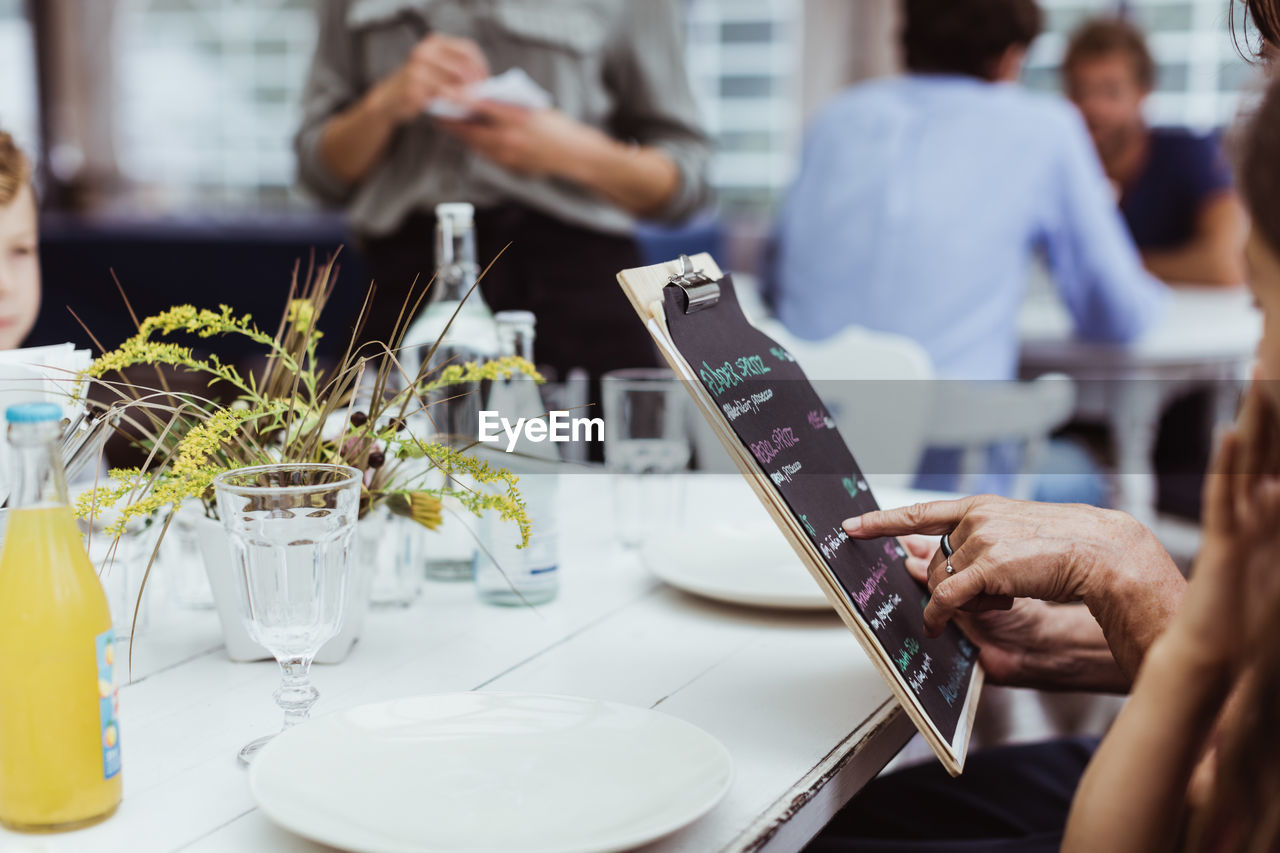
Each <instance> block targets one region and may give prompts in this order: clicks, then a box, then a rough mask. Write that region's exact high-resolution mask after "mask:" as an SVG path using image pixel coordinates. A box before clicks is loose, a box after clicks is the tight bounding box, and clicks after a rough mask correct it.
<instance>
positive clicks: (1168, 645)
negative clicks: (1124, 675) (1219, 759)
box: [1062, 635, 1231, 853]
mask: <svg viewBox="0 0 1280 853" xmlns="http://www.w3.org/2000/svg"><path fill="white" fill-rule="evenodd" d="M1230 686H1231V681H1230V679H1229V678H1228V677H1227V674H1226V671H1225V670H1224V668H1223V667H1222V666H1221V662H1220V661H1217V660H1214V659H1212V658H1211V657H1206V656H1205V654H1204V652H1203V649H1202V648H1200V647H1199V646H1198V645H1196V644H1194V643H1191V642H1186V641H1185V640H1184V639H1183V637H1181V636H1173V635H1171V636H1169V637H1168V638H1166V639H1162V640H1161V641H1160V642H1158V643H1157V644H1156V645H1155V646H1154V647H1153V648H1152V649H1151V653H1150V654H1149V655H1148V660H1147V663H1146V665H1145V666H1144V667H1143V668H1142V673H1141V675H1139V677H1138V681H1137V684H1135V685H1134V690H1133V694H1132V695H1131V696H1130V698H1129V701H1128V702H1127V703H1126V704H1125V707H1124V710H1123V711H1121V712H1120V716H1119V718H1117V720H1116V722H1115V724H1114V725H1113V726H1112V727H1111V731H1110V732H1109V733H1108V734H1107V737H1106V739H1105V740H1103V742H1102V745H1101V746H1100V747H1099V748H1098V752H1097V754H1095V755H1094V757H1093V760H1092V761H1090V762H1089V767H1088V768H1087V769H1086V771H1085V774H1084V777H1083V778H1082V779H1081V781H1080V787H1079V789H1077V791H1076V796H1075V800H1074V801H1073V803H1072V807H1071V815H1070V817H1069V818H1068V820H1067V832H1066V835H1065V837H1064V838H1063V844H1062V850H1064V851H1067V852H1068V853H1093V851H1096V850H1109V851H1116V853H1129V851H1133V853H1137V851H1169V850H1172V849H1174V843H1175V842H1176V840H1177V837H1178V833H1179V832H1180V830H1181V828H1182V824H1183V821H1182V820H1180V817H1181V815H1182V814H1183V811H1184V809H1185V805H1186V797H1187V785H1188V783H1189V781H1190V779H1191V773H1192V770H1193V769H1194V768H1195V766H1196V762H1197V761H1198V760H1199V758H1200V756H1201V754H1202V752H1203V750H1204V747H1205V745H1206V742H1207V739H1208V736H1209V733H1210V732H1211V731H1212V728H1213V723H1214V720H1215V719H1217V716H1218V713H1219V711H1220V710H1221V709H1222V705H1223V703H1224V702H1225V701H1226V698H1227V695H1228V693H1229V691H1230Z"/></svg>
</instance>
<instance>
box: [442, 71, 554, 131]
mask: <svg viewBox="0 0 1280 853" xmlns="http://www.w3.org/2000/svg"><path fill="white" fill-rule="evenodd" d="M467 95H468V96H469V97H470V99H471V100H473V101H497V102H498V103H502V104H509V105H511V106H513V107H525V108H526V109H531V110H543V109H546V108H547V107H549V106H551V95H550V94H549V93H548V92H547V90H546V89H544V88H542V87H541V86H539V85H538V84H537V83H535V82H533V78H532V77H530V76H529V75H528V74H526V73H525V72H524V69H521V68H512V69H510V70H508V71H504V72H502V73H501V74H499V75H497V76H496V77H489V78H487V79H485V80H481V81H480V82H479V83H477V84H476V85H474V86H472V87H471V89H470V90H469V91H468V92H467ZM426 112H427V115H430V116H434V117H435V118H443V119H451V120H454V121H466V120H467V119H470V118H474V117H475V115H476V111H475V110H474V109H472V107H471V105H470V104H466V103H461V102H459V101H454V100H451V99H449V98H435V99H434V100H432V101H431V102H430V103H428V104H427V109H426Z"/></svg>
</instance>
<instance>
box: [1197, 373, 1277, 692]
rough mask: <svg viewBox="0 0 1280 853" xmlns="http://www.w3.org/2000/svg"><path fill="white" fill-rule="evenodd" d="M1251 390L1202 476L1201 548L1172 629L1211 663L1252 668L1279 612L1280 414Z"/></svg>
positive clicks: (1257, 391)
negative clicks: (1252, 658)
mask: <svg viewBox="0 0 1280 853" xmlns="http://www.w3.org/2000/svg"><path fill="white" fill-rule="evenodd" d="M1261 384H1262V383H1259V382H1255V383H1254V384H1253V386H1252V387H1251V388H1250V390H1249V396H1248V398H1247V399H1246V401H1245V405H1244V408H1243V410H1242V411H1241V415H1240V419H1239V422H1238V425H1237V428H1236V430H1235V431H1233V432H1231V433H1228V434H1227V435H1226V436H1225V437H1224V439H1223V442H1222V446H1221V447H1220V448H1219V450H1218V455H1217V457H1216V458H1215V460H1214V464H1213V467H1212V468H1211V470H1210V472H1209V476H1208V477H1206V478H1205V488H1204V521H1203V537H1204V538H1203V542H1202V544H1201V548H1200V553H1199V555H1198V556H1197V558H1196V562H1195V567H1194V570H1193V572H1192V575H1191V584H1190V586H1189V587H1188V588H1187V597H1186V600H1185V602H1184V604H1183V608H1182V610H1181V611H1180V612H1179V614H1178V617H1177V618H1176V619H1175V622H1174V629H1175V630H1176V631H1179V632H1181V633H1182V635H1183V636H1185V637H1187V638H1189V639H1190V640H1191V641H1192V643H1193V645H1194V646H1195V647H1197V648H1199V649H1200V650H1201V651H1202V652H1203V653H1205V654H1206V655H1208V656H1209V657H1210V659H1212V660H1215V661H1219V662H1221V663H1222V664H1223V665H1225V666H1228V667H1230V668H1232V669H1235V670H1238V669H1239V668H1240V667H1242V666H1244V665H1246V664H1247V662H1248V660H1249V658H1250V656H1251V655H1252V653H1253V652H1254V651H1255V650H1256V649H1257V648H1258V647H1259V644H1261V643H1263V642H1267V641H1268V640H1267V638H1266V633H1267V628H1268V626H1269V625H1273V624H1274V623H1273V622H1272V619H1273V617H1274V616H1275V614H1276V613H1277V607H1280V435H1278V433H1280V417H1278V415H1280V413H1278V412H1277V410H1276V407H1275V404H1274V403H1273V402H1272V401H1271V400H1270V399H1269V398H1268V396H1267V394H1266V392H1265V390H1264V389H1263V388H1261V387H1260V386H1261Z"/></svg>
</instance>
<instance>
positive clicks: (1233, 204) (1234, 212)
mask: <svg viewBox="0 0 1280 853" xmlns="http://www.w3.org/2000/svg"><path fill="white" fill-rule="evenodd" d="M1245 228H1246V220H1245V213H1244V209H1243V208H1242V207H1241V206H1240V202H1239V200H1237V198H1236V195H1235V193H1233V192H1224V193H1221V194H1219V195H1217V196H1214V197H1213V198H1212V199H1210V200H1209V201H1208V202H1206V203H1205V205H1204V207H1203V208H1202V209H1201V210H1200V215H1199V217H1198V219H1197V223H1196V234H1195V236H1194V237H1193V238H1192V240H1191V242H1190V243H1188V244H1187V245H1185V246H1179V247H1178V248H1176V249H1154V250H1150V251H1144V252H1143V253H1142V262H1143V264H1145V265H1146V267H1147V270H1148V271H1149V272H1150V273H1151V274H1152V275H1154V276H1156V277H1158V278H1160V279H1161V280H1162V281H1165V282H1167V283H1169V284H1214V285H1224V286H1229V285H1238V284H1241V283H1243V282H1244V280H1245V278H1244V253H1243V247H1244V235H1245Z"/></svg>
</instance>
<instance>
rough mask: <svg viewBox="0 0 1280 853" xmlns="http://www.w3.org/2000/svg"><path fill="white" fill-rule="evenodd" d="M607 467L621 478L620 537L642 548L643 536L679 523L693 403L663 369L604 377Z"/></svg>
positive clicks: (618, 503)
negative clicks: (683, 473) (679, 477)
mask: <svg viewBox="0 0 1280 853" xmlns="http://www.w3.org/2000/svg"><path fill="white" fill-rule="evenodd" d="M600 384H601V394H602V396H603V397H604V461H605V467H607V468H608V469H609V470H610V471H612V472H614V473H615V474H616V475H618V488H617V489H616V490H615V492H614V494H615V501H614V507H615V511H616V524H617V530H618V538H619V539H620V540H621V542H622V544H623V546H624V547H627V548H638V547H639V546H640V544H641V543H642V541H643V540H644V538H645V536H646V535H648V534H649V533H651V532H654V531H655V530H660V529H662V528H664V527H668V526H670V525H672V524H675V523H677V522H678V521H679V519H680V515H681V510H682V505H681V500H680V498H681V491H680V489H679V483H678V479H677V477H676V475H677V474H678V473H679V472H681V471H683V470H684V469H685V468H687V467H688V465H689V457H690V455H691V454H690V441H691V437H690V433H689V421H688V416H689V409H688V405H689V399H688V394H687V392H686V391H685V389H684V388H683V387H682V386H681V383H680V381H679V380H677V379H676V377H675V374H673V373H672V372H671V371H670V370H667V369H664V368H647V367H641V368H628V369H626V370H614V371H610V372H609V373H606V374H604V376H602V377H601V383H600Z"/></svg>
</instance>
